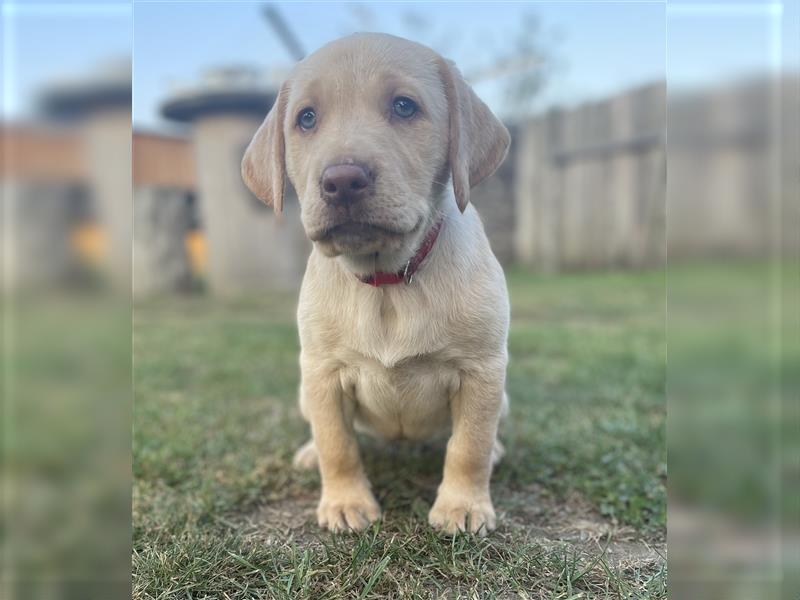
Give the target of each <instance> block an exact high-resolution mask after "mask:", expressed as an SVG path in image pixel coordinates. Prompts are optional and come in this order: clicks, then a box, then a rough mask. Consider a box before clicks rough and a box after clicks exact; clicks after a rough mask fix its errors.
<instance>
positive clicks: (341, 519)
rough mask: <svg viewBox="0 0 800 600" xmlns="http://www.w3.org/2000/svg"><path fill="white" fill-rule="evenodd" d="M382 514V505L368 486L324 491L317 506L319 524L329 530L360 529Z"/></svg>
mask: <svg viewBox="0 0 800 600" xmlns="http://www.w3.org/2000/svg"><path fill="white" fill-rule="evenodd" d="M380 516H381V509H380V506H378V503H377V502H376V501H375V497H374V496H373V495H372V492H370V491H369V489H368V488H364V489H361V490H360V491H356V490H348V491H346V492H327V493H325V492H323V494H322V499H321V500H320V502H319V506H318V507H317V521H318V522H319V526H320V527H323V528H326V529H328V530H329V531H360V530H362V529H364V528H365V527H367V526H368V525H369V524H370V523H372V522H373V521H376V520H377V519H379V518H380Z"/></svg>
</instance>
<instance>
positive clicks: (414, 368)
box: [242, 34, 509, 533]
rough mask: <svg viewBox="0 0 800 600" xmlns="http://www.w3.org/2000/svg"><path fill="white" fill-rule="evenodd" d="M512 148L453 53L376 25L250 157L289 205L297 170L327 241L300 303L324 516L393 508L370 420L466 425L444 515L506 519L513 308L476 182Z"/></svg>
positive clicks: (443, 494)
mask: <svg viewBox="0 0 800 600" xmlns="http://www.w3.org/2000/svg"><path fill="white" fill-rule="evenodd" d="M508 144H509V137H508V132H507V131H506V130H505V128H504V127H503V125H502V124H501V123H500V122H499V121H498V120H497V119H496V118H495V117H494V115H492V113H491V112H490V111H489V109H488V108H487V107H486V105H484V104H483V103H482V102H481V101H480V100H479V99H478V98H477V96H475V94H474V93H473V92H472V90H471V89H470V88H469V86H467V85H466V83H465V82H464V80H463V79H462V78H461V75H460V74H459V73H458V71H457V70H456V69H455V67H454V66H453V65H452V64H449V63H447V62H446V61H444V60H443V59H442V58H441V57H440V56H438V55H437V54H436V53H434V52H433V51H432V50H430V49H428V48H425V47H424V46H420V45H419V44H415V43H413V42H409V41H407V40H402V39H400V38H395V37H392V36H387V35H381V34H359V35H355V36H351V37H349V38H344V39H342V40H338V41H336V42H333V43H331V44H329V45H328V46H325V47H324V48H322V49H321V50H319V51H317V52H316V53H314V54H312V55H311V56H309V57H308V58H306V59H305V60H303V61H302V62H300V63H299V64H298V65H297V67H296V68H295V70H294V71H293V73H292V75H291V76H290V77H289V79H288V80H287V82H286V83H285V84H284V85H283V86H282V88H281V90H280V93H279V94H278V98H277V100H276V102H275V106H274V107H273V109H272V110H271V111H270V114H269V115H268V116H267V118H266V120H265V121H264V123H263V124H262V126H261V127H260V129H259V130H258V132H257V133H256V135H255V137H254V138H253V141H252V142H251V144H250V146H249V147H248V149H247V152H246V153H245V158H244V161H243V166H242V173H243V177H244V179H245V181H246V182H247V184H248V186H249V187H250V188H251V189H252V190H253V191H254V192H255V193H256V194H257V195H258V196H259V197H261V198H262V199H264V200H265V201H266V202H267V203H268V204H272V205H273V206H275V208H276V210H280V207H281V205H282V199H283V187H284V178H285V176H286V175H287V174H288V176H289V178H290V179H291V181H292V183H293V184H294V187H295V189H296V190H297V193H298V197H299V199H300V204H301V219H302V221H303V226H304V228H305V230H306V233H307V234H308V237H309V238H310V239H311V240H312V241H313V242H314V248H313V250H312V253H311V256H310V258H309V261H308V267H307V269H306V274H305V277H304V279H303V286H302V290H301V293H300V300H299V305H298V324H299V329H300V341H301V347H302V351H301V355H300V367H301V371H302V384H301V391H300V405H301V409H302V412H303V415H304V416H305V417H306V419H308V421H309V423H310V424H311V430H312V441H311V442H309V443H308V444H306V445H305V446H303V447H302V448H301V449H300V451H298V455H297V457H296V462H297V463H298V464H301V465H306V466H310V465H312V464H318V466H319V469H320V474H321V479H322V498H321V500H320V504H319V507H318V509H317V515H318V518H319V523H320V525H322V526H325V527H328V528H329V529H332V530H340V529H347V528H350V529H360V528H363V527H365V526H366V525H367V524H368V523H369V522H370V521H372V520H374V519H376V518H378V516H379V515H380V508H379V507H378V504H377V502H376V501H375V498H374V496H373V494H372V492H371V490H370V485H369V482H368V480H367V478H366V475H365V473H364V471H363V468H362V465H361V459H360V456H359V449H358V443H357V440H356V436H355V431H356V430H357V429H358V430H363V431H366V432H369V433H372V434H374V435H377V436H380V437H382V438H386V439H410V440H425V439H429V438H432V437H437V436H440V435H449V441H448V444H447V453H446V457H445V468H444V477H443V480H442V483H441V485H440V486H439V491H438V495H437V499H436V502H435V503H434V506H433V508H432V509H431V512H430V515H429V521H430V523H431V524H432V525H434V526H435V527H439V528H441V529H444V530H445V531H448V532H453V531H455V530H457V529H468V530H470V531H473V532H479V533H485V532H486V531H487V530H490V529H493V528H494V526H495V514H494V509H493V507H492V502H491V498H490V493H489V478H490V475H491V465H492V462H493V460H494V459H496V458H497V456H498V448H499V444H498V442H497V439H496V434H497V423H498V420H499V418H500V415H501V413H502V412H503V410H504V408H505V405H506V398H505V391H504V387H505V369H506V362H507V356H506V337H507V330H508V319H509V309H508V299H507V294H506V286H505V280H504V277H503V272H502V269H501V268H500V265H499V264H498V262H497V260H496V259H495V257H494V255H493V254H492V251H491V248H490V247H489V242H488V240H487V238H486V235H485V233H484V231H483V226H482V225H481V222H480V218H479V217H478V214H477V212H476V211H475V210H474V209H473V208H472V207H471V206H470V205H469V190H470V187H471V186H473V185H476V184H477V183H478V182H480V181H481V180H482V179H484V178H485V177H487V176H489V175H490V174H491V173H492V172H493V171H494V170H495V169H496V168H497V166H498V165H499V164H500V162H501V161H502V160H503V158H504V156H505V153H506V150H507V148H508ZM439 227H440V228H439ZM436 231H438V237H437V236H435V235H434V234H435V232H436ZM429 239H433V240H435V241H434V242H433V244H432V246H430V247H429V251H428V252H427V255H424V259H422V262H421V263H420V264H419V268H418V269H417V270H416V272H414V273H413V278H412V279H411V280H410V281H409V280H408V278H405V279H406V280H405V282H404V281H401V280H398V283H396V284H391V285H379V286H378V287H373V286H371V285H368V284H366V283H364V281H363V279H364V278H365V277H369V276H376V275H377V274H379V273H383V275H386V274H389V275H393V274H395V273H397V272H398V271H402V270H403V268H404V265H406V267H405V271H404V272H405V274H406V275H407V274H408V269H409V267H408V265H410V264H412V261H413V260H414V259H416V258H418V257H422V256H423V254H421V252H422V249H423V248H425V247H426V241H427V240H429ZM395 279H396V280H397V277H395Z"/></svg>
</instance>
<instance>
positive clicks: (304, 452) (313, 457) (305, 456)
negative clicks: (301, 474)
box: [292, 440, 319, 471]
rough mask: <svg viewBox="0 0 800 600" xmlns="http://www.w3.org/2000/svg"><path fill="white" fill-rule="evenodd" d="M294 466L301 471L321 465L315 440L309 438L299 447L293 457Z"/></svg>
mask: <svg viewBox="0 0 800 600" xmlns="http://www.w3.org/2000/svg"><path fill="white" fill-rule="evenodd" d="M292 466H293V467H294V468H295V469H299V470H301V471H310V470H311V469H316V468H317V467H318V466H319V455H318V454H317V446H316V444H314V440H308V441H307V442H306V443H305V444H303V445H302V446H300V447H299V448H298V449H297V452H295V453H294V458H293V459H292Z"/></svg>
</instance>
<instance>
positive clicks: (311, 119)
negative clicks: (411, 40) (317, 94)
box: [297, 108, 317, 131]
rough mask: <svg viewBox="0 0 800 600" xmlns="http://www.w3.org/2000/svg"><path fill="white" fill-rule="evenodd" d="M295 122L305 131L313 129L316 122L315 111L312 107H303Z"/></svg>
mask: <svg viewBox="0 0 800 600" xmlns="http://www.w3.org/2000/svg"><path fill="white" fill-rule="evenodd" d="M297 124H298V125H299V126H300V129H305V130H306V131H308V130H309V129H314V126H315V125H316V124H317V113H315V112H314V109H312V108H304V109H303V110H301V111H300V114H299V115H297Z"/></svg>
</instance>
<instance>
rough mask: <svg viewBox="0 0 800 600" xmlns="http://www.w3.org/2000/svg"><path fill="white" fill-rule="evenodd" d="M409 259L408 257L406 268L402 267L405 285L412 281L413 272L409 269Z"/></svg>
mask: <svg viewBox="0 0 800 600" xmlns="http://www.w3.org/2000/svg"><path fill="white" fill-rule="evenodd" d="M411 260H412V259H408V262H407V263H406V268H405V269H403V281H404V282H405V284H406V285H409V284H410V283H411V282H412V281H414V272H413V271H409V269H410V268H411Z"/></svg>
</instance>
